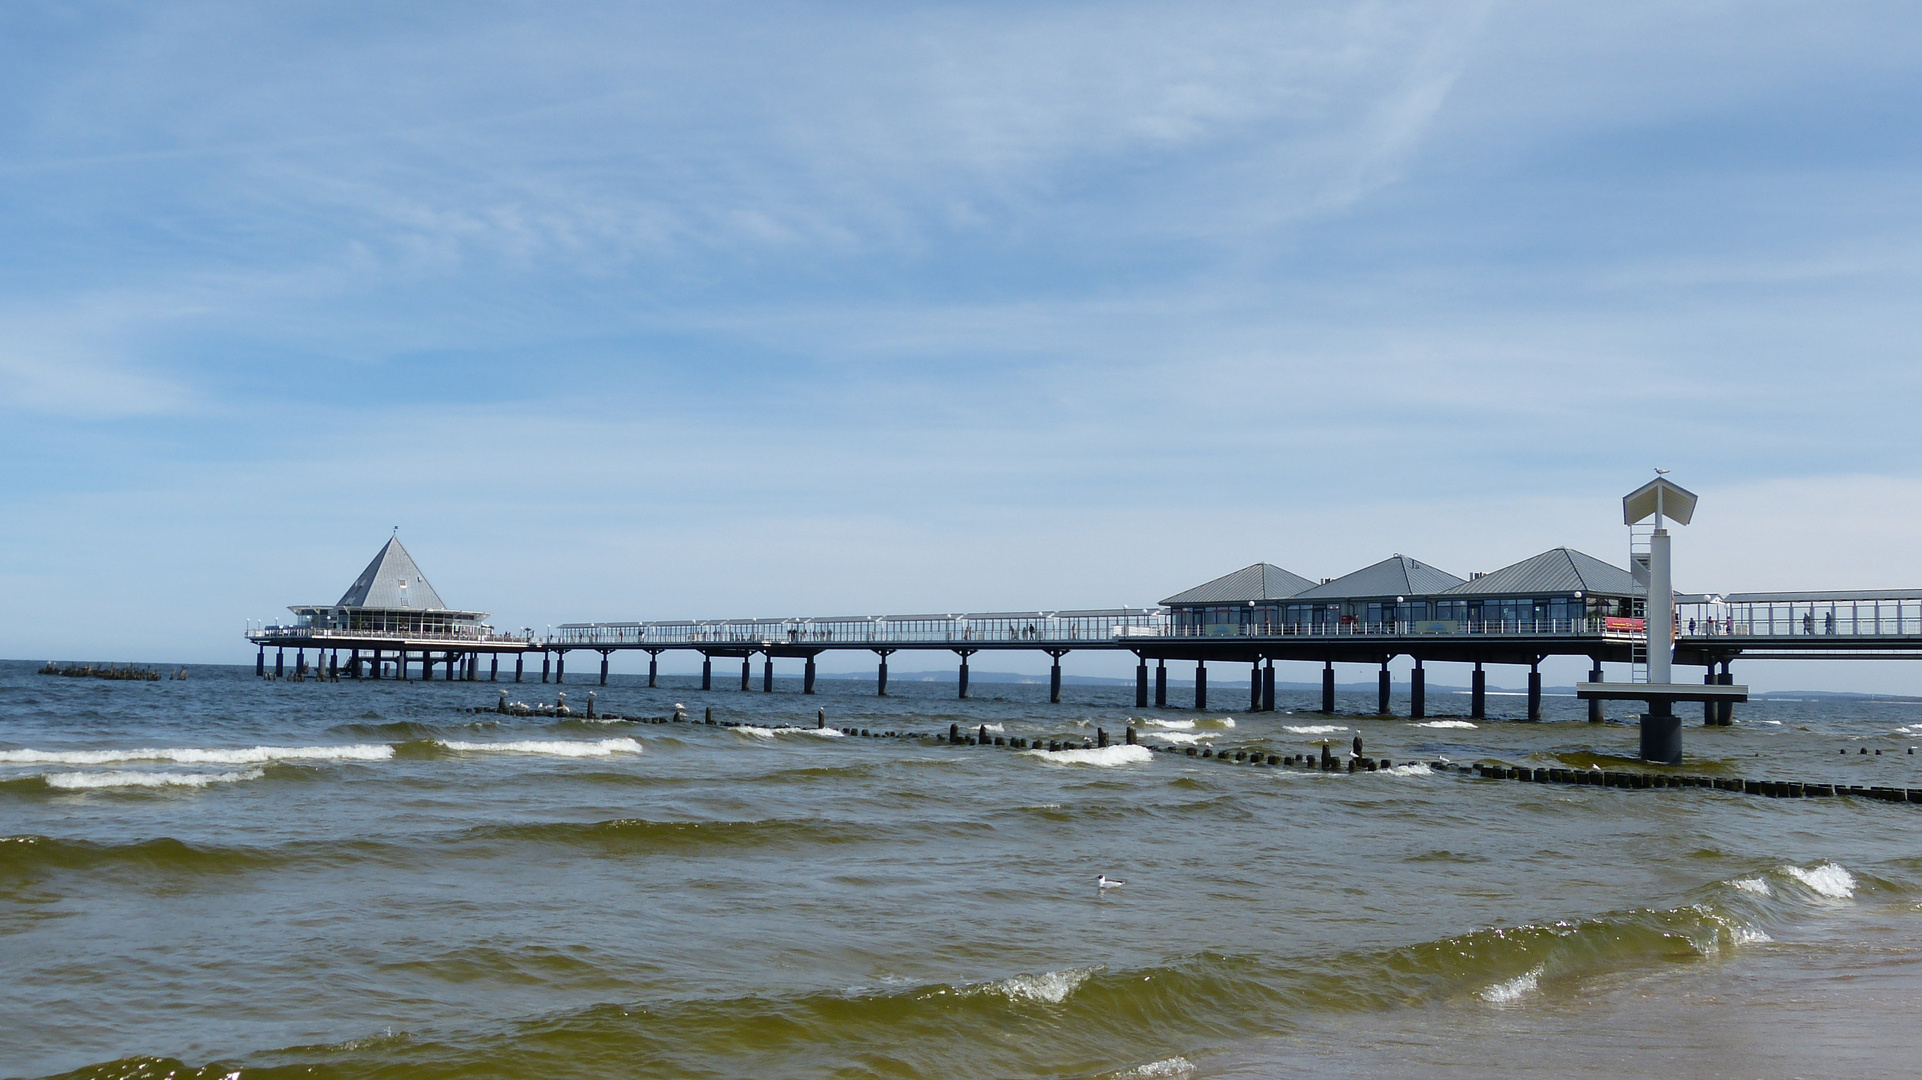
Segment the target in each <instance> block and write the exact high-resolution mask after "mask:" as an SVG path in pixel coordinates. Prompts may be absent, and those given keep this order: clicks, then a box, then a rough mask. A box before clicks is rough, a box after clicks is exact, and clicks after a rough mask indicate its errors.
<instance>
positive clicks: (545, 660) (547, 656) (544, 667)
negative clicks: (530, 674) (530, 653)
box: [541, 649, 554, 682]
mask: <svg viewBox="0 0 1922 1080" xmlns="http://www.w3.org/2000/svg"><path fill="white" fill-rule="evenodd" d="M553 659H554V654H553V653H551V652H548V651H547V650H546V649H542V650H541V681H542V682H546V681H547V672H548V668H549V666H550V664H551V662H552V661H553Z"/></svg>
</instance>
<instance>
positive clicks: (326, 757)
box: [0, 743, 394, 765]
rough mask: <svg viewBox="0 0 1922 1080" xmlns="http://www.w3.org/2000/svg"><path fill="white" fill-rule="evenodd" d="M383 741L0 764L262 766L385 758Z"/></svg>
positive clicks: (57, 755) (153, 751) (63, 754)
mask: <svg viewBox="0 0 1922 1080" xmlns="http://www.w3.org/2000/svg"><path fill="white" fill-rule="evenodd" d="M393 756H394V748H393V747H392V746H390V745H388V744H386V743H356V744H353V745H349V746H253V747H210V748H201V747H178V748H166V747H146V748H143V749H137V750H0V765H117V764H123V763H128V762H136V761H165V762H170V763H172V764H175V765H263V764H266V763H268V762H275V761H385V760H387V759H388V758H391V757H393Z"/></svg>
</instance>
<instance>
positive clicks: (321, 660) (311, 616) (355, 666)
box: [247, 533, 533, 680]
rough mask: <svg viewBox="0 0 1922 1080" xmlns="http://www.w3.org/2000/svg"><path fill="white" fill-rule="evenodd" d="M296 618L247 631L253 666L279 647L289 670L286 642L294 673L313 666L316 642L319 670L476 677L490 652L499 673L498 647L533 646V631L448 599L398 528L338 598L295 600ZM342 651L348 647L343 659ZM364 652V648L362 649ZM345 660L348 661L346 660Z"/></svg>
mask: <svg viewBox="0 0 1922 1080" xmlns="http://www.w3.org/2000/svg"><path fill="white" fill-rule="evenodd" d="M288 610H289V611H291V612H293V614H294V621H293V622H292V623H289V624H285V625H274V626H261V627H256V628H253V629H250V630H249V631H248V632H247V637H248V640H250V641H253V642H254V643H255V644H256V645H257V646H258V647H259V652H258V653H257V654H256V656H255V658H254V673H255V674H256V675H265V674H266V673H267V649H268V648H269V647H272V648H273V649H274V674H275V675H276V676H281V675H285V674H286V665H287V650H288V649H292V650H294V675H295V676H296V677H299V678H304V677H306V676H307V675H308V674H309V668H308V665H307V650H308V649H312V650H314V664H313V668H312V672H313V674H315V675H317V676H324V677H338V676H339V674H340V673H341V672H342V671H345V672H346V674H347V675H348V677H350V678H360V677H361V676H362V675H363V674H364V675H366V676H367V677H370V678H375V679H379V678H382V677H384V676H386V675H388V674H389V673H391V674H393V675H394V676H395V677H397V678H401V679H405V678H407V677H408V673H409V665H410V664H418V665H419V669H420V677H421V678H423V679H431V678H433V673H434V668H435V667H436V666H442V665H444V666H445V668H446V678H448V679H454V678H457V677H458V678H466V679H470V680H472V679H477V678H479V677H480V672H479V666H480V658H481V657H482V656H487V657H489V659H490V660H491V670H490V672H489V677H490V678H498V677H499V675H500V654H502V653H511V654H513V655H514V657H515V661H514V662H515V670H516V671H517V672H518V671H519V670H520V664H521V654H523V653H525V652H526V651H527V650H528V649H529V648H532V647H533V646H532V640H533V635H532V633H531V632H524V633H522V634H519V635H515V634H501V633H496V632H495V630H494V628H493V627H491V626H489V625H487V623H486V619H487V615H488V613H487V612H485V611H466V610H462V609H459V608H451V607H448V606H447V604H446V603H445V602H444V601H442V600H441V598H440V593H438V592H436V591H435V590H434V586H433V585H431V584H429V583H428V581H427V575H426V574H423V573H421V569H420V566H419V565H418V564H416V563H415V562H414V557H413V556H412V555H409V554H408V553H407V549H406V548H405V547H403V546H401V542H400V536H399V534H398V533H396V534H395V535H394V536H392V537H389V538H388V540H387V543H385V544H384V545H382V546H381V549H380V550H379V551H378V552H376V553H375V554H374V558H373V561H371V562H369V563H368V564H367V568H366V569H365V570H362V571H361V572H360V576H359V577H357V578H355V579H354V583H353V584H352V585H349V586H348V587H347V591H346V592H344V593H342V594H341V596H340V599H339V600H336V601H334V602H333V603H331V604H295V605H293V606H291V607H289V608H288ZM342 651H345V652H346V654H347V655H346V658H345V660H344V661H343V659H342V657H341V653H342ZM363 654H364V655H363ZM343 665H344V666H343Z"/></svg>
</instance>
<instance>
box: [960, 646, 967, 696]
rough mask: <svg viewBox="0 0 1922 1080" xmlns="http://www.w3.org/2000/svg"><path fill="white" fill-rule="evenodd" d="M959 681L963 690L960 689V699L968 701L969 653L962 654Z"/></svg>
mask: <svg viewBox="0 0 1922 1080" xmlns="http://www.w3.org/2000/svg"><path fill="white" fill-rule="evenodd" d="M959 679H960V681H961V689H960V693H959V697H960V698H962V699H966V698H967V696H968V654H967V653H962V654H961V674H960V676H959Z"/></svg>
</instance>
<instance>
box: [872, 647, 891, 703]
mask: <svg viewBox="0 0 1922 1080" xmlns="http://www.w3.org/2000/svg"><path fill="white" fill-rule="evenodd" d="M879 655H880V657H881V668H880V670H879V671H877V672H875V673H874V696H875V697H887V696H888V654H887V653H881V654H879Z"/></svg>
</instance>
